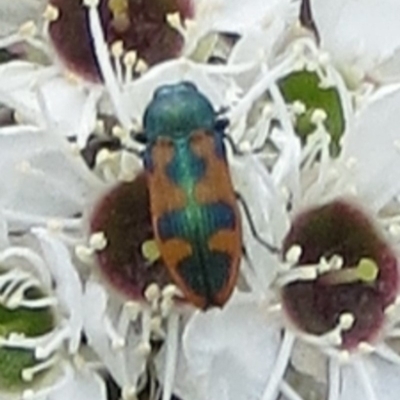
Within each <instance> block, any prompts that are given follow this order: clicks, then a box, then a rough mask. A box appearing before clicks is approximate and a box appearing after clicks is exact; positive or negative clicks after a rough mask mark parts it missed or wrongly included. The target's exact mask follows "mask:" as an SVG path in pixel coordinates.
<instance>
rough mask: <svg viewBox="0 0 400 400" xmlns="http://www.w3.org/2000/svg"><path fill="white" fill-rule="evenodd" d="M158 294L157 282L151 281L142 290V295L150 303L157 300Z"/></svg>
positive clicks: (159, 293) (159, 294) (159, 292)
mask: <svg viewBox="0 0 400 400" xmlns="http://www.w3.org/2000/svg"><path fill="white" fill-rule="evenodd" d="M160 296H161V290H160V287H159V286H158V285H157V283H151V284H150V285H149V286H147V288H146V290H145V292H144V297H145V298H146V299H147V301H149V302H151V303H152V302H154V301H156V300H158V299H159V298H160Z"/></svg>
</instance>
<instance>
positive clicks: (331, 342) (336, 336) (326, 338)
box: [298, 312, 355, 347]
mask: <svg viewBox="0 0 400 400" xmlns="http://www.w3.org/2000/svg"><path fill="white" fill-rule="evenodd" d="M354 322H355V317H354V315H353V314H351V313H349V312H346V313H342V314H341V315H340V317H339V323H338V325H337V326H336V327H335V328H333V329H332V330H331V331H328V332H326V333H324V334H323V335H320V336H317V335H311V334H308V333H304V332H299V333H298V335H299V336H300V337H301V338H302V339H303V340H304V341H305V342H307V343H310V344H314V345H318V346H321V347H330V346H340V345H341V344H342V342H343V339H342V333H343V332H344V331H348V330H350V329H351V328H352V327H353V325H354Z"/></svg>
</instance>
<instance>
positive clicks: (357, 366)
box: [340, 355, 400, 400]
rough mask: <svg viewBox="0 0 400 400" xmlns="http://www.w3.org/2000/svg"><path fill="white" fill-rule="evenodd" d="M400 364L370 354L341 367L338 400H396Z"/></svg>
mask: <svg viewBox="0 0 400 400" xmlns="http://www.w3.org/2000/svg"><path fill="white" fill-rule="evenodd" d="M399 376H400V366H399V365H398V364H392V363H390V362H387V361H385V360H383V359H382V358H380V357H378V356H375V355H371V356H368V357H360V358H359V359H357V360H356V361H355V362H354V363H353V364H350V365H348V366H345V367H343V368H342V386H341V393H340V400H359V399H360V400H364V399H366V400H374V399H375V400H378V399H379V400H397V399H398V394H399V392H400V380H399Z"/></svg>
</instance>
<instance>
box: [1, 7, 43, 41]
mask: <svg viewBox="0 0 400 400" xmlns="http://www.w3.org/2000/svg"><path fill="white" fill-rule="evenodd" d="M45 4H46V0H18V1H2V2H1V3H0V37H1V36H6V35H10V34H12V33H15V31H16V30H17V29H18V28H19V27H20V25H22V24H23V23H24V22H26V21H28V20H32V19H33V18H34V19H35V20H37V19H39V17H40V11H41V10H43V8H44V5H45Z"/></svg>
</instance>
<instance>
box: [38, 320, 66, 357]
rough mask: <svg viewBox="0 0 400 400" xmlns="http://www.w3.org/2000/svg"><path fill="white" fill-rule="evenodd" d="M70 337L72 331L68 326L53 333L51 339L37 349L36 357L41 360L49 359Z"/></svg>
mask: <svg viewBox="0 0 400 400" xmlns="http://www.w3.org/2000/svg"><path fill="white" fill-rule="evenodd" d="M69 335H70V330H69V327H68V326H65V327H64V328H62V329H60V330H58V331H53V333H52V335H51V337H50V339H49V340H48V341H47V342H46V343H42V344H40V345H39V346H37V347H36V349H35V357H36V358H37V359H39V360H43V359H44V358H47V357H49V355H50V354H51V353H53V352H54V351H56V350H57V349H58V348H59V347H60V346H61V344H62V342H63V341H64V340H65V339H67V338H68V336H69Z"/></svg>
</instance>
